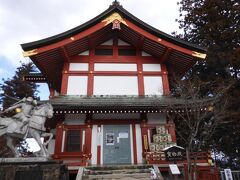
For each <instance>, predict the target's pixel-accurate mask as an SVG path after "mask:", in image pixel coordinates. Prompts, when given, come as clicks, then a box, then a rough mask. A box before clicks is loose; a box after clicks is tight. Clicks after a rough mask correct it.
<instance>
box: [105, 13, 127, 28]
mask: <svg viewBox="0 0 240 180" xmlns="http://www.w3.org/2000/svg"><path fill="white" fill-rule="evenodd" d="M102 22H105V25H104V26H107V25H108V24H110V23H113V24H114V23H116V22H117V23H119V24H120V23H123V24H125V25H126V26H128V25H127V23H126V21H125V20H124V19H123V18H122V17H121V15H120V14H119V13H117V12H115V13H113V14H111V15H110V16H108V17H107V18H105V19H104V20H103V21H102ZM113 29H115V28H113Z"/></svg>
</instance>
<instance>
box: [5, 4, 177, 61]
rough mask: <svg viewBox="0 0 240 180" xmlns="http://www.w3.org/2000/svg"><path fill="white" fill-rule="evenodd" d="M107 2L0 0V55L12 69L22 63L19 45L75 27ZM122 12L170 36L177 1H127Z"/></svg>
mask: <svg viewBox="0 0 240 180" xmlns="http://www.w3.org/2000/svg"><path fill="white" fill-rule="evenodd" d="M111 3H112V1H110V0H101V1H99V0H98V1H96V0H77V1H76V0H68V1H65V0H47V1H39V0H31V1H29V0H18V1H9V0H1V6H0V27H1V28H0V39H1V43H0V55H2V56H5V57H7V59H8V60H9V61H10V62H11V63H12V64H13V65H15V66H16V65H19V64H18V62H19V61H20V60H23V57H22V49H21V47H20V44H21V43H26V42H30V41H35V40H39V39H42V38H46V37H49V36H52V35H55V34H58V33H61V32H63V31H66V30H69V29H71V28H73V27H75V26H78V25H80V24H82V23H84V22H86V21H88V20H90V19H92V18H94V17H95V16H97V15H98V14H100V13H101V12H103V11H104V10H105V9H107V8H108V7H109V5H110V4H111ZM120 3H121V4H122V5H123V7H124V8H125V9H127V10H128V11H129V12H131V13H132V14H133V15H135V16H137V17H138V18H139V19H141V20H143V21H145V22H146V23H149V24H150V25H152V26H154V27H156V28H158V29H160V30H162V31H164V32H167V33H171V32H172V31H174V30H176V29H177V28H178V25H177V24H176V23H175V21H174V20H175V19H176V18H177V17H178V7H177V5H176V3H177V1H173V0H171V1H163V0H149V1H146V0H131V1H122V2H120Z"/></svg>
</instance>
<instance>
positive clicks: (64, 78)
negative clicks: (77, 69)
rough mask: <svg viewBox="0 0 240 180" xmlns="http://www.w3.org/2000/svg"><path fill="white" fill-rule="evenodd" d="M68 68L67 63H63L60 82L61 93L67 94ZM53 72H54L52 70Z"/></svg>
mask: <svg viewBox="0 0 240 180" xmlns="http://www.w3.org/2000/svg"><path fill="white" fill-rule="evenodd" d="M68 70H69V63H64V65H63V71H62V84H61V92H60V93H61V94H62V95H66V94H67V87H68ZM53 73H54V72H53Z"/></svg>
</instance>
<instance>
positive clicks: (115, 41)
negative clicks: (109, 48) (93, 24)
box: [113, 36, 118, 59]
mask: <svg viewBox="0 0 240 180" xmlns="http://www.w3.org/2000/svg"><path fill="white" fill-rule="evenodd" d="M117 57H118V39H117V37H116V36H114V38H113V58H114V59H116V58H117Z"/></svg>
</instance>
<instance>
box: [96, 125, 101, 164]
mask: <svg viewBox="0 0 240 180" xmlns="http://www.w3.org/2000/svg"><path fill="white" fill-rule="evenodd" d="M98 128H101V125H98ZM100 164H101V145H98V146H97V165H100Z"/></svg>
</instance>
